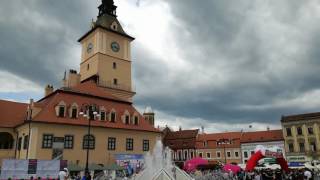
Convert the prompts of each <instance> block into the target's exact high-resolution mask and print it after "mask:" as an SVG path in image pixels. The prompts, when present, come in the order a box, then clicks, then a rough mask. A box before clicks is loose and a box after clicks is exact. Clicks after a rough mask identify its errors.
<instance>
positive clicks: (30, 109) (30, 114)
mask: <svg viewBox="0 0 320 180" xmlns="http://www.w3.org/2000/svg"><path fill="white" fill-rule="evenodd" d="M31 120H32V108H30V106H28V109H27V118H26V121H27V122H28V126H29V130H28V144H27V153H26V159H29V145H30V139H31V137H30V135H31ZM24 138H25V137H24Z"/></svg>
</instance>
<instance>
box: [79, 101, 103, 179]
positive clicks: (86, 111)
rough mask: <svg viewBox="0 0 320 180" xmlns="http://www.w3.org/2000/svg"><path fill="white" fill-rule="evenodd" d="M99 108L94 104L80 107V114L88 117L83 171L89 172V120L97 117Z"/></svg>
mask: <svg viewBox="0 0 320 180" xmlns="http://www.w3.org/2000/svg"><path fill="white" fill-rule="evenodd" d="M98 112H99V108H98V106H97V105H96V104H82V106H81V109H80V113H79V115H80V116H83V117H85V118H87V119H88V134H87V137H88V138H87V139H86V140H87V142H84V144H85V143H86V144H87V158H86V167H85V173H89V149H90V148H89V145H90V144H89V142H90V135H91V120H95V118H96V117H99V116H100V115H99V114H98Z"/></svg>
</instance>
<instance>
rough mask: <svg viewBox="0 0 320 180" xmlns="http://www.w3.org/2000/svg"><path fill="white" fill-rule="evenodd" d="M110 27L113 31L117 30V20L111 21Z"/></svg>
mask: <svg viewBox="0 0 320 180" xmlns="http://www.w3.org/2000/svg"><path fill="white" fill-rule="evenodd" d="M111 29H112V30H114V31H116V30H118V24H117V22H113V23H112V24H111Z"/></svg>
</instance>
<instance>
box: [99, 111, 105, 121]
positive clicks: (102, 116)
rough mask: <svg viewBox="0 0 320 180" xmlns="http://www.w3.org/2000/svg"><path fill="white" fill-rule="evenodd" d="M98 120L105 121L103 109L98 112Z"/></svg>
mask: <svg viewBox="0 0 320 180" xmlns="http://www.w3.org/2000/svg"><path fill="white" fill-rule="evenodd" d="M100 120H101V121H105V120H106V112H105V111H101V112H100Z"/></svg>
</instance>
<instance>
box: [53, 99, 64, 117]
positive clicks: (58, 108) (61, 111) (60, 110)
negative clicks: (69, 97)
mask: <svg viewBox="0 0 320 180" xmlns="http://www.w3.org/2000/svg"><path fill="white" fill-rule="evenodd" d="M55 110H56V115H57V116H58V117H65V116H66V103H65V102H63V101H61V102H60V103H59V104H58V105H57V106H56V107H55Z"/></svg>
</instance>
